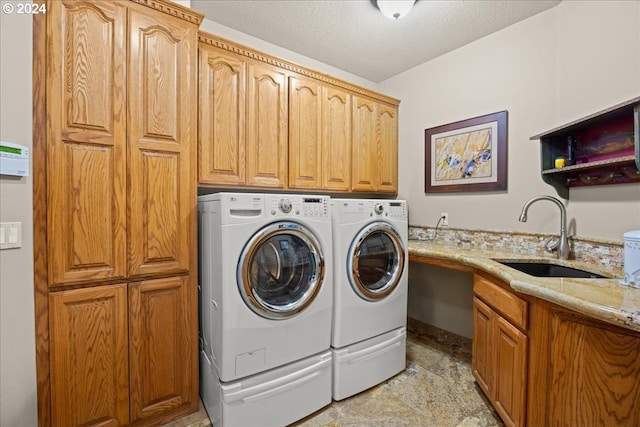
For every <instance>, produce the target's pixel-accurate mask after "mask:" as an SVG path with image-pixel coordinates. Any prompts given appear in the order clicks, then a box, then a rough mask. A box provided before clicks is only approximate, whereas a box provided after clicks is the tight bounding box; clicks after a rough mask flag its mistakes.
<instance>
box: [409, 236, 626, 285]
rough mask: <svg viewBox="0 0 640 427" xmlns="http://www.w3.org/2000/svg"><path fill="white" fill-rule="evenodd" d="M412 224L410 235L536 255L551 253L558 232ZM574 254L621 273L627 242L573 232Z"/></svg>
mask: <svg viewBox="0 0 640 427" xmlns="http://www.w3.org/2000/svg"><path fill="white" fill-rule="evenodd" d="M434 235H435V228H434V227H422V226H414V225H410V226H409V239H411V240H432V241H434V242H438V243H444V244H450V245H456V246H460V247H461V248H476V249H485V248H486V249H490V248H491V249H500V250H507V251H513V252H517V253H522V254H527V255H532V256H549V255H550V254H549V252H547V251H546V250H545V242H546V241H547V239H549V238H550V237H552V236H556V237H557V235H554V234H534V233H521V232H511V231H491V230H468V229H464V228H453V227H440V228H438V230H437V235H435V238H434ZM569 248H570V250H571V254H570V258H571V259H575V260H577V261H580V262H587V263H597V264H599V265H600V266H602V267H603V268H605V269H607V270H611V271H612V272H615V273H617V274H621V273H622V271H623V269H624V265H623V264H624V255H623V249H624V248H623V243H622V242H613V241H607V240H597V239H586V238H581V237H572V236H569Z"/></svg>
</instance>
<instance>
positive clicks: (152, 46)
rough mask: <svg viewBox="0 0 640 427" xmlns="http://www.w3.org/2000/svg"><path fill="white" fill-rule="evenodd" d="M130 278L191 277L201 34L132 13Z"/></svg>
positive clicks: (143, 11) (138, 10) (134, 9)
mask: <svg viewBox="0 0 640 427" xmlns="http://www.w3.org/2000/svg"><path fill="white" fill-rule="evenodd" d="M129 25H130V33H129V64H128V85H129V102H128V104H129V105H128V117H129V122H128V126H129V130H128V134H129V145H128V159H129V182H130V192H129V203H128V209H129V211H128V214H129V236H130V238H129V263H130V264H129V274H130V275H131V276H140V275H150V274H158V273H177V272H187V271H188V270H189V266H190V252H191V245H192V244H193V239H194V238H195V235H194V234H195V228H194V227H195V216H194V215H193V211H194V205H195V203H196V188H195V185H196V176H195V171H196V158H195V150H196V147H195V141H196V132H197V129H196V126H197V123H196V108H197V96H196V86H197V85H196V67H195V66H194V64H195V63H196V55H197V39H196V37H197V28H196V26H195V25H185V23H184V21H182V20H180V19H178V18H174V17H172V16H167V15H165V14H162V13H159V12H155V11H150V10H149V9H148V8H145V7H142V6H138V5H135V4H132V5H131V6H130V9H129Z"/></svg>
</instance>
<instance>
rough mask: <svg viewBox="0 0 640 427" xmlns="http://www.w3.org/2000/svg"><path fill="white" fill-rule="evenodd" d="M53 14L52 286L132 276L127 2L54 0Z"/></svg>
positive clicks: (50, 147) (49, 105)
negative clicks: (128, 233) (129, 259)
mask: <svg viewBox="0 0 640 427" xmlns="http://www.w3.org/2000/svg"><path fill="white" fill-rule="evenodd" d="M50 6H51V8H50V9H49V13H48V15H47V18H48V19H49V21H48V25H50V26H51V27H52V30H51V32H50V40H51V42H50V44H51V49H52V50H53V51H55V52H59V53H58V54H56V55H51V57H50V61H49V62H48V68H47V87H48V88H50V90H48V93H47V111H48V114H50V115H51V117H50V119H48V120H47V127H48V144H47V154H46V156H47V183H48V185H47V192H48V197H47V199H48V204H47V216H48V231H49V239H48V240H47V242H48V259H49V262H48V266H49V282H50V284H51V285H61V284H65V283H73V282H89V281H96V280H101V279H105V280H107V279H116V278H124V277H125V276H126V228H127V224H126V196H125V189H126V164H125V147H126V145H125V144H126V134H125V132H126V126H125V101H126V92H125V91H126V85H125V81H124V78H125V76H124V70H123V68H122V67H121V66H120V65H119V64H121V63H123V62H124V61H125V46H124V23H125V12H124V11H125V9H124V7H122V6H121V5H119V4H117V3H116V4H114V3H113V2H95V3H90V4H84V3H76V2H52V3H51V5H50Z"/></svg>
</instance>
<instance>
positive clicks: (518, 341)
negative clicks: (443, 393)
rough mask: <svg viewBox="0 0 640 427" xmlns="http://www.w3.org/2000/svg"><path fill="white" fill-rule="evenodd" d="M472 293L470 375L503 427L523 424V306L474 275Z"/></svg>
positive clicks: (525, 316)
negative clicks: (471, 373)
mask: <svg viewBox="0 0 640 427" xmlns="http://www.w3.org/2000/svg"><path fill="white" fill-rule="evenodd" d="M474 294H475V296H474V298H473V340H472V345H473V349H472V369H473V375H474V377H475V378H476V380H477V382H478V385H479V386H480V388H482V390H483V391H484V392H485V394H486V395H487V397H489V400H490V401H491V403H492V404H493V405H494V407H495V408H496V411H497V412H498V414H499V415H500V417H501V418H502V420H503V421H504V423H505V424H506V425H507V426H521V425H524V423H525V409H526V384H527V335H526V334H525V333H524V332H523V331H522V330H520V329H519V328H518V327H522V326H523V325H526V324H527V323H526V321H522V320H523V319H525V320H526V318H527V304H526V302H525V301H523V300H521V299H520V298H518V297H517V296H515V295H513V294H511V293H510V292H509V291H508V290H507V289H506V285H504V286H502V285H499V284H498V283H497V282H493V281H490V280H489V279H487V278H485V277H483V276H480V275H478V274H476V276H475V277H474ZM512 322H513V323H512ZM516 325H517V326H518V327H517V326H516Z"/></svg>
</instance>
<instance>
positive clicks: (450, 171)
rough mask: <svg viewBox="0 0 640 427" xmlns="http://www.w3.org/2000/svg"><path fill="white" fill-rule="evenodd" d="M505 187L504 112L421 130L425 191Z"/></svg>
mask: <svg viewBox="0 0 640 427" xmlns="http://www.w3.org/2000/svg"><path fill="white" fill-rule="evenodd" d="M506 188H507V112H506V111H500V112H497V113H493V114H487V115H484V116H480V117H475V118H473V119H468V120H462V121H459V122H455V123H450V124H447V125H442V126H437V127H434V128H430V129H426V130H425V192H461V191H487V190H495V191H498V190H505V189H506Z"/></svg>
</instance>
